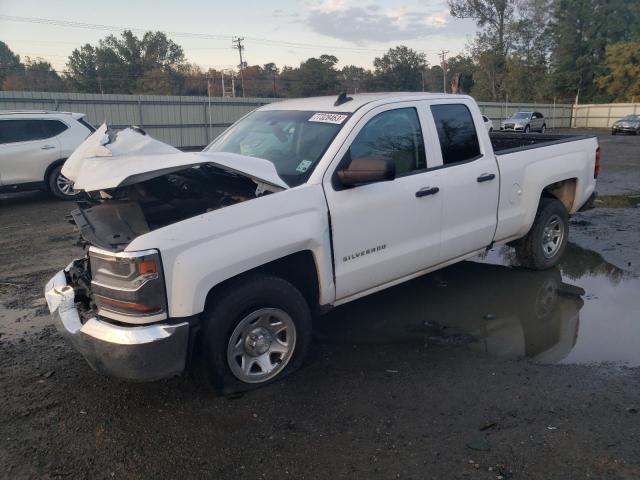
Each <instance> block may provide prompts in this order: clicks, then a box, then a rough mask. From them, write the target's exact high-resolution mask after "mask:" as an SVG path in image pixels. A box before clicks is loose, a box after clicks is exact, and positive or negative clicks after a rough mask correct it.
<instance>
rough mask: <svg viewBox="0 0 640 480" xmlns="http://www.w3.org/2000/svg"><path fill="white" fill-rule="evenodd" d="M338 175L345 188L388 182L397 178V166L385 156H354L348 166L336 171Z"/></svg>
mask: <svg viewBox="0 0 640 480" xmlns="http://www.w3.org/2000/svg"><path fill="white" fill-rule="evenodd" d="M347 155H349V154H347ZM336 177H337V179H338V181H339V183H340V185H341V186H342V187H343V188H344V187H346V188H349V187H356V186H358V185H365V184H367V183H374V182H386V181H389V180H393V179H394V178H396V166H395V164H394V163H393V162H392V161H391V160H390V159H388V158H385V157H378V156H375V157H374V156H371V157H360V158H354V159H352V160H351V161H350V162H349V164H348V165H347V166H345V167H344V168H340V169H339V170H338V171H337V172H336Z"/></svg>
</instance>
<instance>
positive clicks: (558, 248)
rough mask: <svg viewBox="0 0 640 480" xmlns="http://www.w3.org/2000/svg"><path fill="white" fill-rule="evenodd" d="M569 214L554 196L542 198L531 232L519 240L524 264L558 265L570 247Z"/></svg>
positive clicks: (529, 265) (540, 268)
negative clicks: (568, 246) (568, 244)
mask: <svg viewBox="0 0 640 480" xmlns="http://www.w3.org/2000/svg"><path fill="white" fill-rule="evenodd" d="M568 236H569V214H568V213H567V209H566V208H565V207H564V205H563V204H562V202H560V201H559V200H557V199H555V198H541V199H540V205H539V207H538V212H537V213H536V218H535V220H534V221H533V225H532V227H531V230H529V233H527V235H526V236H525V237H524V238H522V239H521V240H519V241H518V242H517V243H516V254H517V256H518V260H519V261H520V263H521V265H522V266H523V267H527V268H532V269H534V270H545V269H547V268H551V267H553V266H555V265H557V264H558V262H559V261H560V259H561V258H562V255H563V254H564V251H565V249H566V247H567V237H568Z"/></svg>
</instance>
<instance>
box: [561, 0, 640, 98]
mask: <svg viewBox="0 0 640 480" xmlns="http://www.w3.org/2000/svg"><path fill="white" fill-rule="evenodd" d="M554 7H555V8H554V9H553V19H552V21H551V25H550V34H551V41H552V48H551V66H552V81H553V84H554V87H555V89H556V92H557V93H558V94H559V95H560V96H561V97H564V99H565V100H571V99H573V98H575V96H576V95H577V94H578V93H579V97H580V99H582V100H585V101H596V100H607V99H608V98H609V97H608V95H606V94H604V95H602V92H601V91H599V90H598V88H597V85H596V83H595V81H594V80H595V78H596V77H598V76H599V75H601V74H602V73H603V69H604V62H605V55H606V48H607V45H610V44H612V43H617V42H623V41H630V40H633V39H634V37H636V38H637V36H638V35H639V34H640V7H639V6H638V2H631V1H626V0H556V2H555V3H554Z"/></svg>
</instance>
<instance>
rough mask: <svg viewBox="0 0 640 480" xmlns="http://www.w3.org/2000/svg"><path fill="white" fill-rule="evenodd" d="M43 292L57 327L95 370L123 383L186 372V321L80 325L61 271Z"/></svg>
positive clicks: (95, 319) (95, 321)
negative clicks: (127, 324) (147, 323)
mask: <svg viewBox="0 0 640 480" xmlns="http://www.w3.org/2000/svg"><path fill="white" fill-rule="evenodd" d="M67 268H69V267H67ZM44 294H45V298H46V300H47V305H48V306H49V311H50V312H51V316H52V317H53V320H54V323H55V325H56V328H57V329H58V331H59V332H60V333H61V334H62V336H63V337H65V338H66V339H67V340H68V341H69V342H70V343H71V344H72V345H73V346H74V347H75V349H76V350H78V351H79V352H80V353H81V354H82V355H83V356H84V358H85V359H86V360H87V362H88V363H89V365H91V367H92V368H93V369H94V370H95V371H97V372H99V373H104V374H107V375H112V376H115V377H119V378H123V379H127V380H157V379H160V378H165V377H171V376H174V375H178V374H180V373H182V372H183V371H184V369H185V366H186V363H187V354H188V349H189V323H188V322H183V323H177V324H175V325H174V324H166V323H164V324H154V325H146V326H131V327H129V326H120V325H114V324H112V323H109V322H107V321H104V320H101V319H100V318H99V317H97V316H94V317H91V318H90V319H89V320H87V321H85V322H84V323H82V322H81V321H80V315H79V312H78V309H77V308H76V307H75V303H74V297H75V293H74V291H73V288H72V287H71V286H69V285H68V284H67V278H66V275H65V271H64V270H61V271H59V272H58V273H57V274H56V275H55V276H54V277H53V278H52V279H51V280H49V282H48V283H47V285H46V287H45V290H44Z"/></svg>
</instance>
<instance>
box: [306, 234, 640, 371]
mask: <svg viewBox="0 0 640 480" xmlns="http://www.w3.org/2000/svg"><path fill="white" fill-rule="evenodd" d="M511 252H512V251H511V250H510V249H507V248H502V249H500V250H497V251H495V250H494V251H491V252H489V253H488V254H487V255H485V256H484V257H483V258H478V259H475V260H473V261H466V262H462V263H460V264H457V265H453V266H451V267H448V268H446V269H443V270H440V271H438V272H434V273H432V274H429V275H426V276H424V277H421V278H418V279H416V280H412V281H410V282H407V283H405V284H402V285H399V286H397V287H393V288H391V289H388V290H386V291H383V292H380V293H378V294H374V295H371V296H369V297H366V298H363V299H361V300H358V301H355V302H352V303H350V304H347V305H344V306H342V307H340V308H337V309H335V310H333V311H332V312H330V313H329V314H328V315H327V317H326V319H325V321H323V322H318V323H319V325H318V333H319V336H320V337H321V338H322V337H324V338H326V339H327V341H329V342H338V343H355V344H358V343H361V344H390V343H404V344H413V345H422V346H425V345H426V346H427V347H429V346H430V345H464V346H465V347H466V348H472V349H477V350H482V351H486V352H488V353H490V354H493V355H497V356H504V357H509V358H517V357H529V358H532V359H534V360H535V361H538V362H541V363H584V364H589V363H616V364H624V365H628V366H638V365H640V349H639V348H638V346H637V345H638V340H640V279H639V278H638V277H635V276H633V275H632V274H631V273H629V272H626V271H624V270H621V269H620V268H618V267H616V266H614V265H612V264H610V263H608V262H606V261H605V260H604V259H603V258H602V256H600V255H599V254H598V253H596V252H593V251H591V250H586V249H583V248H581V247H578V246H577V245H575V244H569V246H568V249H567V253H566V255H565V258H564V259H563V262H562V264H561V265H560V267H559V268H554V269H551V270H547V271H543V272H536V271H530V270H525V269H521V268H517V267H512V266H510V265H512V258H511V257H512V255H513V254H512V253H511Z"/></svg>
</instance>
